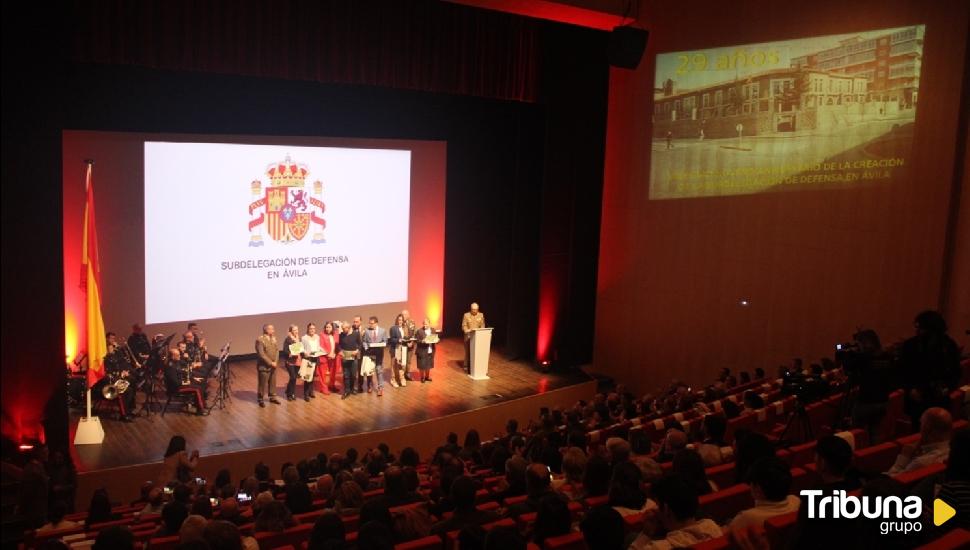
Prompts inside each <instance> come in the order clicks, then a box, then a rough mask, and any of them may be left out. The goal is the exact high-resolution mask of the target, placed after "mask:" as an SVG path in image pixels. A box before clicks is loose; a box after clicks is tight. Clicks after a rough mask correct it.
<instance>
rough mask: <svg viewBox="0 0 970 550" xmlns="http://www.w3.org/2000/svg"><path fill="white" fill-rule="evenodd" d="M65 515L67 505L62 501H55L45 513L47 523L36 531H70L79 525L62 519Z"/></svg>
mask: <svg viewBox="0 0 970 550" xmlns="http://www.w3.org/2000/svg"><path fill="white" fill-rule="evenodd" d="M65 515H67V504H66V503H65V502H64V501H63V500H55V501H54V502H53V503H52V504H51V507H50V510H48V512H47V519H48V521H47V523H45V524H44V525H42V526H41V527H39V528H38V529H37V530H38V531H60V530H61V529H71V528H73V527H77V526H78V525H79V524H78V523H77V522H76V521H71V520H67V519H64V516H65Z"/></svg>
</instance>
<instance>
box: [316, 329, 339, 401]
mask: <svg viewBox="0 0 970 550" xmlns="http://www.w3.org/2000/svg"><path fill="white" fill-rule="evenodd" d="M319 336H320V354H321V355H320V357H319V358H318V359H319V361H318V362H317V373H316V376H315V377H314V378H315V380H314V382H313V383H314V384H315V385H316V386H317V389H319V390H320V391H321V392H323V394H324V395H329V394H330V392H336V391H337V352H338V351H340V350H338V349H337V348H338V344H339V343H340V332H339V329H336V327H334V324H333V323H331V322H329V321H328V322H327V323H325V324H324V325H323V334H320V335H319ZM328 373H329V374H330V378H327V374H328ZM328 381H329V382H328Z"/></svg>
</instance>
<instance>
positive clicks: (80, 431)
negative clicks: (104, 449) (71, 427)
mask: <svg viewBox="0 0 970 550" xmlns="http://www.w3.org/2000/svg"><path fill="white" fill-rule="evenodd" d="M102 441H104V428H102V427H101V419H100V418H98V417H97V416H85V417H83V418H81V420H79V421H78V423H77V432H76V433H75V434H74V444H75V445H100V444H101V442H102Z"/></svg>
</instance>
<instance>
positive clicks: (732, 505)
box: [699, 483, 754, 524]
mask: <svg viewBox="0 0 970 550" xmlns="http://www.w3.org/2000/svg"><path fill="white" fill-rule="evenodd" d="M699 500H700V502H699V504H700V507H699V509H700V514H701V515H702V516H704V517H709V518H711V519H713V520H714V521H715V522H717V523H718V524H724V523H725V522H726V521H727V520H729V519H731V518H732V517H733V516H734V515H736V514H737V513H738V512H740V511H741V510H746V509H748V508H751V507H752V506H754V497H752V496H751V488H750V487H749V486H748V484H747V483H738V484H737V485H734V486H732V487H728V488H727V489H723V490H720V491H717V492H716V493H711V494H708V495H703V496H702V497H700V499H699Z"/></svg>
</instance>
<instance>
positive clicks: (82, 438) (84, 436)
mask: <svg viewBox="0 0 970 550" xmlns="http://www.w3.org/2000/svg"><path fill="white" fill-rule="evenodd" d="M84 164H86V165H87V172H86V174H85V178H84V197H85V199H84V237H83V238H84V248H85V250H84V251H83V254H84V256H85V261H87V260H88V258H87V257H86V256H87V253H88V251H87V247H88V242H87V229H88V227H87V225H88V206H89V205H88V202H87V197H88V192H89V190H90V188H91V170H92V167H93V166H94V160H93V159H84ZM85 273H87V272H86V271H85ZM89 298H90V297H89ZM87 330H89V331H90V330H91V327H90V326H88V327H87ZM88 340H89V341H90V338H88ZM92 352H93V350H88V369H90V368H91V353H92ZM86 401H87V416H85V417H84V418H82V419H80V420H79V421H78V424H77V431H76V432H75V433H74V444H75V445H100V444H101V443H102V442H103V441H104V428H103V427H102V426H101V419H100V418H98V417H97V416H91V385H90V384H88V391H87V398H86Z"/></svg>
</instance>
